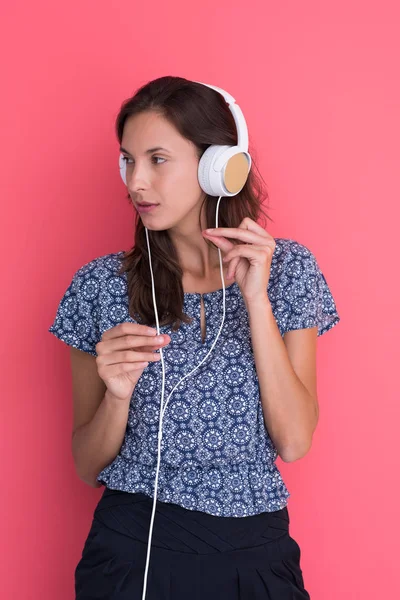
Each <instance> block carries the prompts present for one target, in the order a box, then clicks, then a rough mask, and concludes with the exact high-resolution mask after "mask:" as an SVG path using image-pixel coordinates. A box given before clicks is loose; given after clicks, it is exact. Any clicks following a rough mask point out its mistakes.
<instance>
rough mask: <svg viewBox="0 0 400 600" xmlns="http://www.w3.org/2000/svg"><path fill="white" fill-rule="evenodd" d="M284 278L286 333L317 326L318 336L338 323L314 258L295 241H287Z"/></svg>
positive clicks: (322, 276) (323, 277)
mask: <svg viewBox="0 0 400 600" xmlns="http://www.w3.org/2000/svg"><path fill="white" fill-rule="evenodd" d="M285 275H286V286H285V290H284V298H285V301H286V303H287V304H288V307H289V310H288V315H287V321H286V325H285V333H286V332H287V331H292V330H295V329H308V328H312V327H316V326H317V327H318V330H317V334H318V336H320V335H323V334H324V333H326V332H327V331H329V330H330V329H332V327H334V326H335V325H337V323H339V321H340V316H339V314H338V311H337V307H336V303H335V300H334V298H333V295H332V292H331V290H330V288H329V286H328V283H327V280H326V278H325V276H324V274H323V273H322V271H321V269H320V267H319V264H318V262H317V259H316V258H315V256H314V255H313V253H312V252H311V251H310V250H309V249H308V248H307V247H306V246H304V245H303V244H300V243H299V242H297V241H295V240H290V245H289V248H288V252H287V256H286V258H285Z"/></svg>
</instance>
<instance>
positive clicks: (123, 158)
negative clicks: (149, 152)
mask: <svg viewBox="0 0 400 600" xmlns="http://www.w3.org/2000/svg"><path fill="white" fill-rule="evenodd" d="M152 158H156V159H157V158H159V159H161V160H164V161H165V160H166V159H165V158H163V157H162V156H152ZM122 160H124V161H125V162H126V163H128V161H130V160H131V159H130V158H128V157H127V156H123V157H122ZM159 164H162V163H156V165H159Z"/></svg>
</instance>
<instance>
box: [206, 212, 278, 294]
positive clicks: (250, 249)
mask: <svg viewBox="0 0 400 600" xmlns="http://www.w3.org/2000/svg"><path fill="white" fill-rule="evenodd" d="M202 233H203V235H204V237H205V238H207V239H209V240H210V241H211V242H213V244H215V245H216V246H217V247H218V248H220V250H221V251H222V254H223V255H224V257H223V262H224V263H229V269H228V279H229V278H231V277H234V278H235V281H236V283H237V284H238V286H239V288H240V291H241V293H242V296H243V298H244V299H245V301H246V302H254V301H258V300H259V299H261V300H264V301H267V302H269V299H268V294H267V287H268V281H269V275H270V269H271V261H272V255H273V253H274V250H275V246H276V242H275V240H274V238H273V237H272V235H270V234H269V233H267V232H266V231H265V229H263V228H262V227H261V225H258V223H255V221H253V220H252V219H250V218H249V217H246V218H244V219H243V221H242V222H241V223H240V225H239V227H217V228H216V229H211V230H208V229H205V230H204V231H203V232H202ZM227 238H233V239H237V240H241V241H242V242H244V243H243V244H233V243H232V242H230V241H229V240H228V239H227Z"/></svg>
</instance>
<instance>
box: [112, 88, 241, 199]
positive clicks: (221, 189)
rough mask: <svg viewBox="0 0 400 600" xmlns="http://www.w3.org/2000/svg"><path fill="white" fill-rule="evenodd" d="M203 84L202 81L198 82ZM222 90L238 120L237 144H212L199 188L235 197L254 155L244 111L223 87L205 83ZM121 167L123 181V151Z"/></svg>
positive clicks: (201, 168) (203, 159) (205, 156)
mask: <svg viewBox="0 0 400 600" xmlns="http://www.w3.org/2000/svg"><path fill="white" fill-rule="evenodd" d="M196 83H201V81H196ZM202 85H206V86H207V87H209V88H212V89H213V90H216V91H217V92H219V93H220V94H221V95H222V96H223V97H224V98H225V100H226V102H227V104H228V106H229V109H230V111H231V113H232V115H233V118H234V119H235V124H236V130H237V138H238V143H237V146H221V145H216V144H213V145H211V146H209V147H208V148H207V150H206V151H205V152H204V153H203V155H202V157H201V159H200V162H199V167H198V173H197V175H198V179H199V184H200V187H201V188H202V190H203V191H204V192H206V194H209V195H210V196H228V197H229V196H236V194H238V193H239V192H240V191H241V189H242V188H243V186H244V184H245V183H246V180H247V176H248V174H249V171H250V168H251V156H250V154H249V152H248V147H249V136H248V132H247V125H246V121H245V118H244V116H243V113H242V110H241V108H240V106H239V105H238V104H236V103H235V98H234V97H233V96H231V95H230V94H228V92H225V91H224V90H223V89H221V88H219V87H216V86H214V85H208V84H207V83H203V84H202ZM119 169H120V173H121V177H122V181H123V182H124V183H125V185H126V184H127V182H126V161H125V160H124V159H123V154H122V153H121V154H120V156H119Z"/></svg>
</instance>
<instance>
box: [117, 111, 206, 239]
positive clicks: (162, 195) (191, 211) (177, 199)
mask: <svg viewBox="0 0 400 600" xmlns="http://www.w3.org/2000/svg"><path fill="white" fill-rule="evenodd" d="M154 148H160V149H158V150H153V149H154ZM161 148H162V149H161ZM150 150H151V151H150ZM121 152H122V154H123V155H124V157H125V161H126V181H127V187H128V190H129V194H130V196H131V198H132V202H133V204H134V206H135V207H137V203H138V202H139V203H140V202H150V203H152V204H156V206H154V208H152V209H151V210H150V211H149V212H141V213H140V217H141V219H142V222H143V224H144V225H145V227H147V228H148V229H150V230H155V231H158V230H165V229H170V228H175V227H176V226H178V228H180V227H181V226H184V225H185V224H187V226H188V227H189V228H191V226H192V225H193V224H194V223H196V224H197V223H198V217H199V211H200V206H201V204H202V201H203V199H204V197H205V194H204V192H203V190H202V189H201V188H200V185H199V182H198V179H197V169H198V164H199V158H198V155H197V149H196V146H195V145H194V144H192V142H190V141H189V140H187V139H186V138H184V137H183V136H181V134H180V133H179V132H178V131H177V130H176V129H175V127H174V126H173V125H171V123H169V121H167V120H166V119H165V118H164V117H162V116H160V115H159V114H157V113H155V112H150V111H148V112H144V113H141V114H138V115H134V116H133V117H129V119H127V120H126V122H125V125H124V132H123V136H122V141H121ZM184 228H185V227H184Z"/></svg>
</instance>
